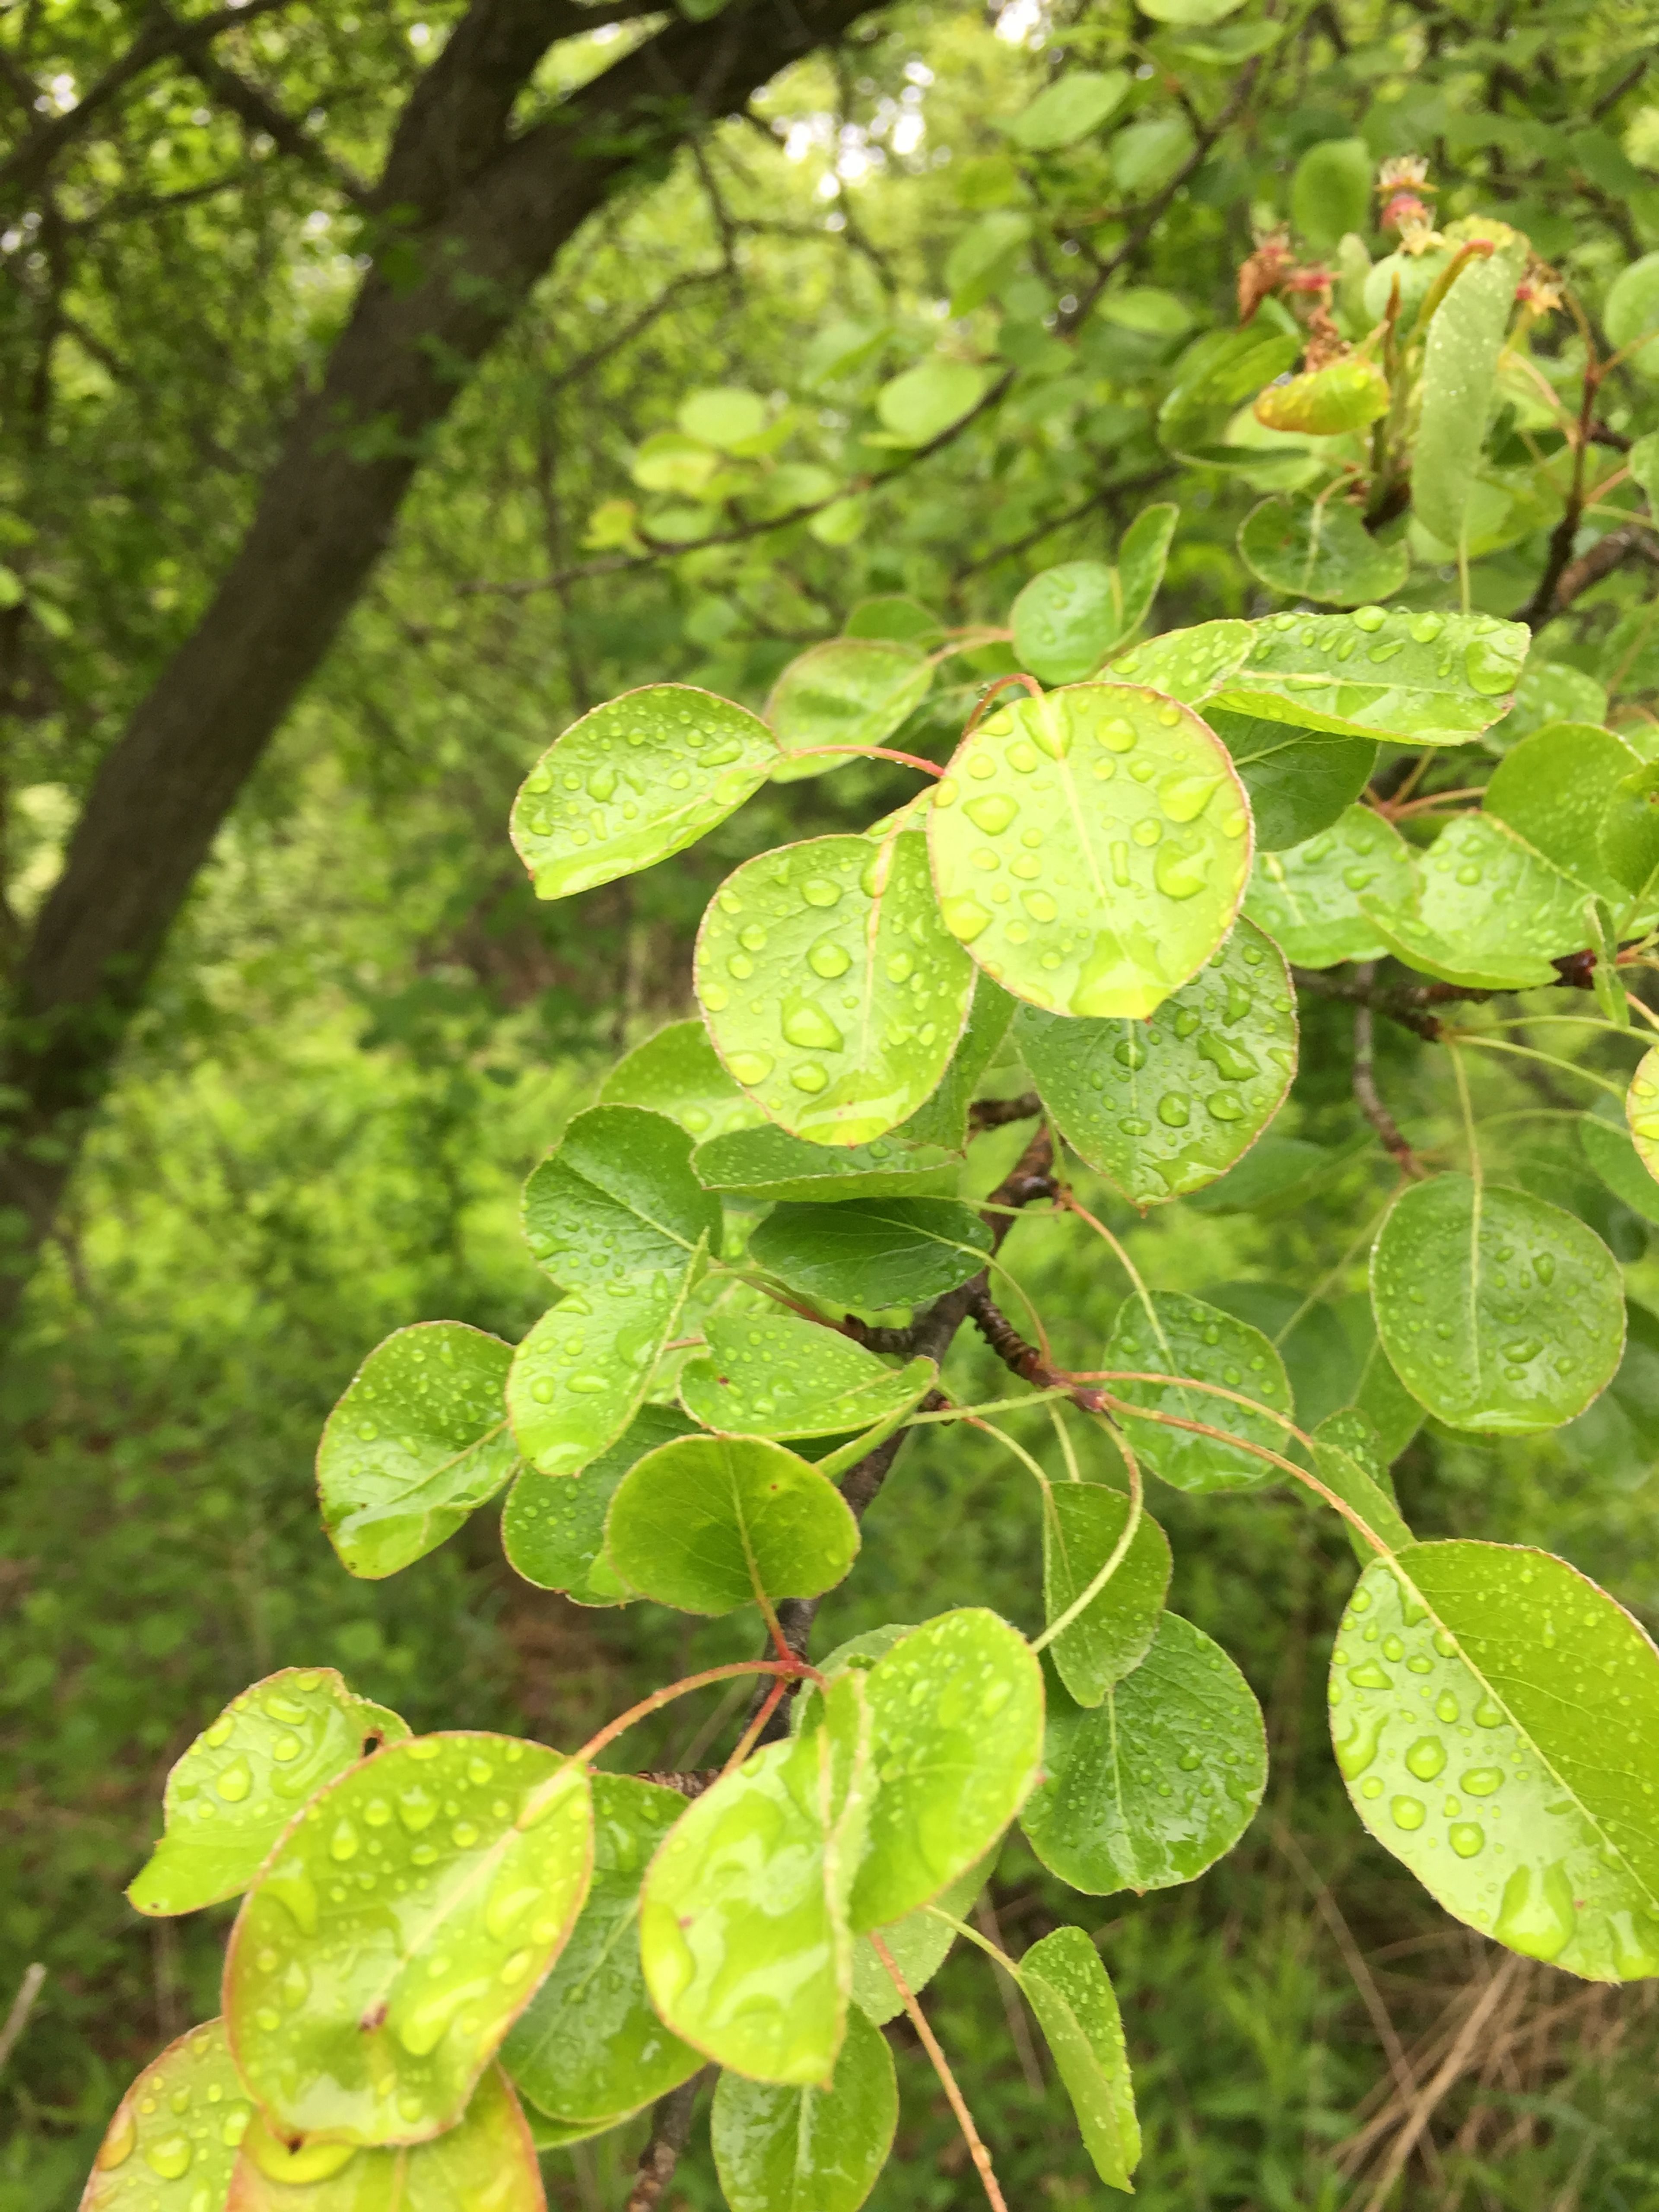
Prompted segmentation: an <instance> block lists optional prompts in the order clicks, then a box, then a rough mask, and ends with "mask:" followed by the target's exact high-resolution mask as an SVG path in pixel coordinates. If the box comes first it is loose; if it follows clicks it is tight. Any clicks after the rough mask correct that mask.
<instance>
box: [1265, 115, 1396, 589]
mask: <svg viewBox="0 0 1659 2212" xmlns="http://www.w3.org/2000/svg"><path fill="white" fill-rule="evenodd" d="M1318 150H1319V149H1317V148H1316V149H1315V151H1316V152H1317V151H1318ZM1238 550H1239V552H1240V554H1241V555H1242V556H1243V561H1244V564H1245V566H1246V567H1247V568H1250V569H1252V570H1253V571H1254V572H1255V574H1256V575H1258V576H1260V577H1261V580H1262V582H1263V583H1264V584H1271V585H1272V586H1273V589H1274V591H1276V592H1288V593H1289V594H1290V595H1291V597H1292V598H1295V599H1323V600H1325V601H1326V602H1327V603H1328V604H1329V605H1334V606H1342V607H1352V606H1356V605H1360V604H1361V603H1362V602H1375V601H1376V600H1378V599H1392V598H1393V597H1394V595H1395V592H1397V591H1398V590H1399V589H1400V588H1401V585H1402V584H1404V582H1405V580H1406V579H1407V576H1408V575H1409V574H1411V565H1412V563H1411V555H1410V553H1409V552H1408V551H1407V547H1406V541H1405V539H1404V538H1400V539H1397V540H1396V541H1395V543H1394V544H1391V545H1385V544H1381V543H1380V542H1379V541H1378V540H1377V539H1376V538H1373V537H1372V536H1371V534H1370V532H1369V531H1368V530H1367V529H1366V527H1365V526H1364V521H1363V520H1361V519H1360V515H1359V513H1358V509H1357V508H1355V507H1350V506H1349V505H1348V504H1347V502H1346V501H1345V500H1342V499H1336V498H1332V499H1322V500H1321V499H1288V498H1279V499H1266V500H1263V501H1262V502H1261V506H1260V507H1255V508H1253V509H1252V511H1251V513H1249V515H1248V516H1247V518H1246V519H1245V521H1244V525H1243V528H1242V529H1241V530H1240V532H1239V533H1238Z"/></svg>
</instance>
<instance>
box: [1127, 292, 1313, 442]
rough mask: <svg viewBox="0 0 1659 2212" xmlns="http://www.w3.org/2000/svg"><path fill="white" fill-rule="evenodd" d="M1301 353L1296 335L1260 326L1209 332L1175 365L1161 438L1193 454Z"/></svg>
mask: <svg viewBox="0 0 1659 2212" xmlns="http://www.w3.org/2000/svg"><path fill="white" fill-rule="evenodd" d="M1301 350H1302V341H1301V338H1300V337H1298V336H1297V335H1296V334H1294V333H1293V332H1290V331H1279V330H1270V329H1268V328H1267V325H1266V324H1265V322H1263V321H1257V322H1254V323H1251V324H1249V325H1247V326H1246V327H1245V328H1243V330H1231V331H1206V332H1205V333H1204V335H1203V337H1198V338H1194V341H1193V343H1192V344H1191V345H1189V346H1188V348H1187V350H1186V351H1185V352H1184V353H1183V354H1182V356H1181V358H1180V360H1179V361H1178V362H1176V366H1175V379H1174V382H1173V384H1172V385H1171V386H1170V392H1169V393H1168V395H1167V396H1166V398H1164V402H1163V404H1162V405H1161V406H1160V407H1159V409H1158V435H1159V437H1160V438H1162V440H1163V441H1164V444H1165V445H1166V446H1168V447H1170V448H1172V449H1173V450H1174V451H1176V452H1177V453H1188V454H1191V453H1194V451H1195V450H1196V449H1200V448H1203V447H1207V446H1209V445H1211V444H1212V443H1213V441H1215V440H1217V439H1218V438H1219V437H1220V436H1221V435H1222V434H1223V433H1224V432H1225V429H1226V428H1227V424H1228V422H1229V421H1230V420H1231V417H1232V416H1233V415H1234V413H1235V412H1236V411H1237V409H1238V408H1239V407H1240V406H1241V405H1242V404H1243V402H1244V401H1245V400H1247V399H1254V398H1255V395H1256V393H1257V392H1260V391H1261V388H1262V386H1264V385H1267V384H1271V383H1272V382H1273V379H1274V378H1275V377H1276V376H1278V375H1279V374H1281V373H1282V372H1283V371H1284V370H1285V369H1287V368H1289V367H1290V366H1291V362H1294V361H1295V359H1296V358H1297V355H1298V354H1299V353H1300V352H1301Z"/></svg>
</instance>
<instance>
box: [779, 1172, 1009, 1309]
mask: <svg viewBox="0 0 1659 2212" xmlns="http://www.w3.org/2000/svg"><path fill="white" fill-rule="evenodd" d="M990 1249H991V1232H990V1231H989V1230H988V1229H987V1227H986V1225H985V1223H984V1220H983V1218H981V1215H979V1214H978V1213H976V1212H975V1210H974V1208H973V1207H972V1206H964V1205H963V1204H962V1203H961V1201H960V1200H957V1199H951V1198H866V1199H854V1200H849V1201H848V1203H846V1204H845V1205H842V1206H824V1205H818V1206H811V1205H808V1206H779V1207H777V1208H776V1210H775V1212H773V1213H772V1214H770V1215H769V1218H767V1219H766V1220H764V1221H763V1222H762V1223H761V1225H760V1226H759V1228H758V1229H757V1230H756V1231H755V1233H754V1235H753V1236H752V1237H750V1240H749V1255H750V1258H751V1259H752V1260H753V1261H755V1263H756V1265H757V1267H764V1268H766V1269H767V1271H768V1272H769V1273H771V1274H774V1275H775V1276H777V1278H778V1279H779V1280H780V1281H781V1282H785V1283H787V1284H788V1285H789V1286H790V1288H791V1289H792V1290H796V1291H805V1294H806V1295H807V1296H808V1297H815V1298H823V1299H825V1300H827V1301H829V1303H831V1304H838V1305H847V1306H857V1307H862V1308H863V1309H864V1310H866V1311H867V1312H876V1311H878V1310H880V1309H881V1308H882V1307H884V1306H914V1305H920V1304H922V1302H923V1301H924V1300H926V1299H928V1298H936V1297H940V1296H941V1295H942V1294H943V1293H944V1292H945V1291H951V1290H955V1289H956V1287H957V1285H958V1284H961V1283H966V1282H969V1281H970V1280H971V1279H973V1277H974V1276H975V1275H976V1274H978V1273H979V1272H980V1270H981V1268H982V1267H984V1265H985V1261H986V1258H987V1255H988V1254H989V1252H990Z"/></svg>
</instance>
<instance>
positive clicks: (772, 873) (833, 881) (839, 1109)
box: [696, 831, 974, 1146]
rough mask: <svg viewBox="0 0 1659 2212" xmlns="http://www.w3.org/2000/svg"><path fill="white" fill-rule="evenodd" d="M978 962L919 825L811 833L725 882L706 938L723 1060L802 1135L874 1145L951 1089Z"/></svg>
mask: <svg viewBox="0 0 1659 2212" xmlns="http://www.w3.org/2000/svg"><path fill="white" fill-rule="evenodd" d="M973 982H974V970H973V967H972V964H971V963H970V962H969V960H968V959H967V958H966V957H964V956H963V953H962V951H961V950H960V949H959V947H958V946H957V945H956V944H955V943H954V942H953V941H952V939H951V936H950V935H949V934H948V933H947V932H946V930H945V927H944V924H943V923H942V921H940V918H939V908H938V906H937V904H936V902H935V901H934V898H933V888H932V885H931V884H930V883H929V880H928V872H927V848H926V845H925V843H924V842H923V840H922V837H921V833H920V832H919V831H908V832H903V833H901V834H900V835H898V836H892V837H889V838H887V839H884V841H883V842H880V843H877V842H874V841H873V840H872V839H870V838H866V837H814V838H811V839H809V840H808V841H807V842H805V844H800V845H787V846H784V847H783V848H781V850H779V851H776V852H772V853H768V854H762V855H761V856H760V857H759V858H758V859H757V860H750V861H747V862H745V863H744V866H742V867H740V868H738V870H737V871H736V872H735V873H734V874H732V875H730V876H728V877H727V878H726V881H725V883H724V884H721V886H720V890H718V891H717V892H716V894H715V896H714V899H713V900H712V901H711V902H710V904H709V908H708V913H707V914H706V915H705V916H704V917H703V923H702V929H701V930H700V932H699V933H698V937H697V951H696V987H697V996H698V998H699V1000H701V1002H702V1008H703V1012H704V1014H705V1016H706V1017H707V1019H708V1026H709V1029H710V1030H711V1032H712V1034H713V1036H714V1042H715V1045H716V1047H717V1048H719V1051H720V1057H721V1059H722V1060H724V1061H725V1063H726V1066H727V1068H728V1069H729V1070H730V1072H731V1073H732V1075H733V1076H735V1077H736V1079H737V1080H738V1082H739V1083H740V1084H742V1085H743V1086H744V1090H745V1091H748V1092H749V1094H750V1097H752V1098H754V1099H755V1101H756V1103H757V1104H758V1105H760V1106H761V1107H763V1109H765V1111H766V1113H767V1114H768V1115H769V1116H770V1117H771V1119H772V1120H773V1121H778V1122H781V1124H782V1126H783V1127H785V1128H786V1129H787V1130H788V1131H789V1132H790V1133H792V1134H793V1135H795V1136H799V1137H805V1138H810V1139H814V1140H815V1141H816V1142H817V1143H818V1144H820V1145H826V1146H827V1145H834V1146H855V1145H866V1144H868V1143H869V1142H870V1141H871V1140H872V1139H873V1138H877V1137H880V1136H883V1135H884V1134H885V1133H886V1132H887V1131H888V1130H890V1129H891V1128H893V1127H896V1125H897V1124H898V1123H899V1122H901V1121H904V1120H906V1119H907V1118H908V1116H909V1115H912V1114H914V1113H915V1110H916V1109H917V1108H918V1107H919V1106H920V1105H921V1103H922V1102H923V1101H924V1100H925V1099H926V1098H927V1097H928V1095H929V1094H930V1092H932V1091H933V1090H934V1089H935V1088H936V1087H937V1085H938V1084H939V1079H940V1078H941V1077H942V1076H943V1075H944V1073H945V1069H946V1067H947V1066H949V1064H950V1060H951V1054H952V1053H953V1052H954V1051H955V1050H956V1047H957V1039H958V1038H959V1037H960V1036H961V1035H962V1032H963V1025H964V1024H965V1023H966V1021H967V1018H968V1006H969V998H970V996H971V994H972V991H973Z"/></svg>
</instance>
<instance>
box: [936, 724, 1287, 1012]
mask: <svg viewBox="0 0 1659 2212" xmlns="http://www.w3.org/2000/svg"><path fill="white" fill-rule="evenodd" d="M1131 756H1133V758H1131ZM930 839H931V844H932V851H933V878H934V881H935V883H936V884H938V886H939V898H940V902H941V904H942V907H943V910H944V915H945V925H946V927H948V928H949V929H950V930H951V933H952V934H953V935H954V936H956V937H957V938H959V939H961V940H962V942H963V944H964V945H968V947H969V950H970V951H971V952H972V955H973V957H974V958H975V960H976V961H977V962H978V963H980V965H981V967H982V968H983V969H985V970H986V971H987V974H988V975H990V976H991V977H992V978H993V980H994V981H996V982H998V983H1000V984H1001V985H1002V986H1003V987H1004V988H1005V989H1006V990H1009V991H1012V993H1013V994H1014V996H1015V997H1016V998H1019V999H1024V1000H1027V1001H1028V1002H1030V1004H1032V1005H1034V1006H1046V1007H1051V1008H1054V1009H1056V1010H1059V1011H1063V1012H1071V1013H1073V1014H1085V1015H1093V1016H1107V1015H1127V1016H1138V1015H1142V1014H1149V1013H1151V1012H1152V1010H1153V1008H1154V1007H1156V1006H1160V1005H1161V1004H1162V1003H1163V1001H1164V1000H1165V999H1167V998H1168V997H1169V995H1170V992H1171V991H1175V990H1178V989H1179V988H1180V987H1181V985H1182V984H1183V983H1184V982H1186V981H1188V979H1189V978H1190V977H1191V976H1192V975H1194V974H1195V973H1196V972H1197V970H1198V969H1200V968H1201V967H1202V966H1203V964H1204V963H1205V962H1206V960H1207V959H1208V958H1209V957H1210V956H1211V954H1212V952H1213V951H1215V949H1216V947H1217V946H1218V945H1219V944H1220V942H1221V940H1222V939H1223V938H1224V937H1225V935H1226V933H1227V931H1228V929H1229V928H1230V927H1231V923H1232V919H1233V915H1234V914H1235V912H1236V911H1237V907H1238V903H1239V900H1240V897H1241V896H1242V895H1243V889H1244V881H1245V878H1246V877H1247V876H1248V874H1249V865H1250V839H1249V811H1248V809H1247V808H1246V806H1245V804H1244V794H1243V789H1242V788H1241V787H1240V785H1239V783H1238V780H1237V776H1236V775H1234V774H1233V771H1232V767H1231V763H1230V762H1229V761H1228V759H1227V757H1226V754H1225V751H1224V750H1223V749H1222V747H1221V746H1220V744H1218V742H1217V740H1216V739H1215V738H1214V737H1212V734H1211V732H1209V730H1208V729H1207V728H1206V726H1205V725H1204V724H1203V723H1202V722H1201V721H1200V720H1199V718H1198V716H1197V715H1196V714H1191V713H1189V712H1188V710H1187V709H1186V708H1182V707H1178V706H1176V705H1175V704H1174V702H1171V701H1170V700H1168V699H1165V698H1164V697H1162V696H1160V695H1159V694H1158V693H1157V692H1154V691H1146V690H1139V689H1134V688H1131V687H1129V686H1127V685H1123V684H1075V685H1072V686H1069V687H1067V688H1066V689H1065V690H1060V691H1055V692H1052V693H1050V694H1049V695H1048V696H1047V697H1046V698H1042V699H1024V698H1023V699H1020V700H1018V701H1017V702H1014V703H1012V704H1011V705H1009V706H1006V707H1003V708H1000V709H999V710H998V711H997V712H996V713H995V714H992V715H990V716H988V717H987V720H984V721H983V722H981V724H980V726H979V727H978V728H977V729H976V730H975V731H974V732H972V734H971V735H970V736H969V737H968V738H964V740H963V744H962V745H961V747H960V748H959V750H957V754H956V757H955V758H954V759H953V760H952V762H951V769H950V773H949V775H947V776H946V777H945V781H943V782H942V783H941V784H940V785H939V788H938V791H937V793H936V794H935V797H934V802H933V811H932V816H931V827H930Z"/></svg>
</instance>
